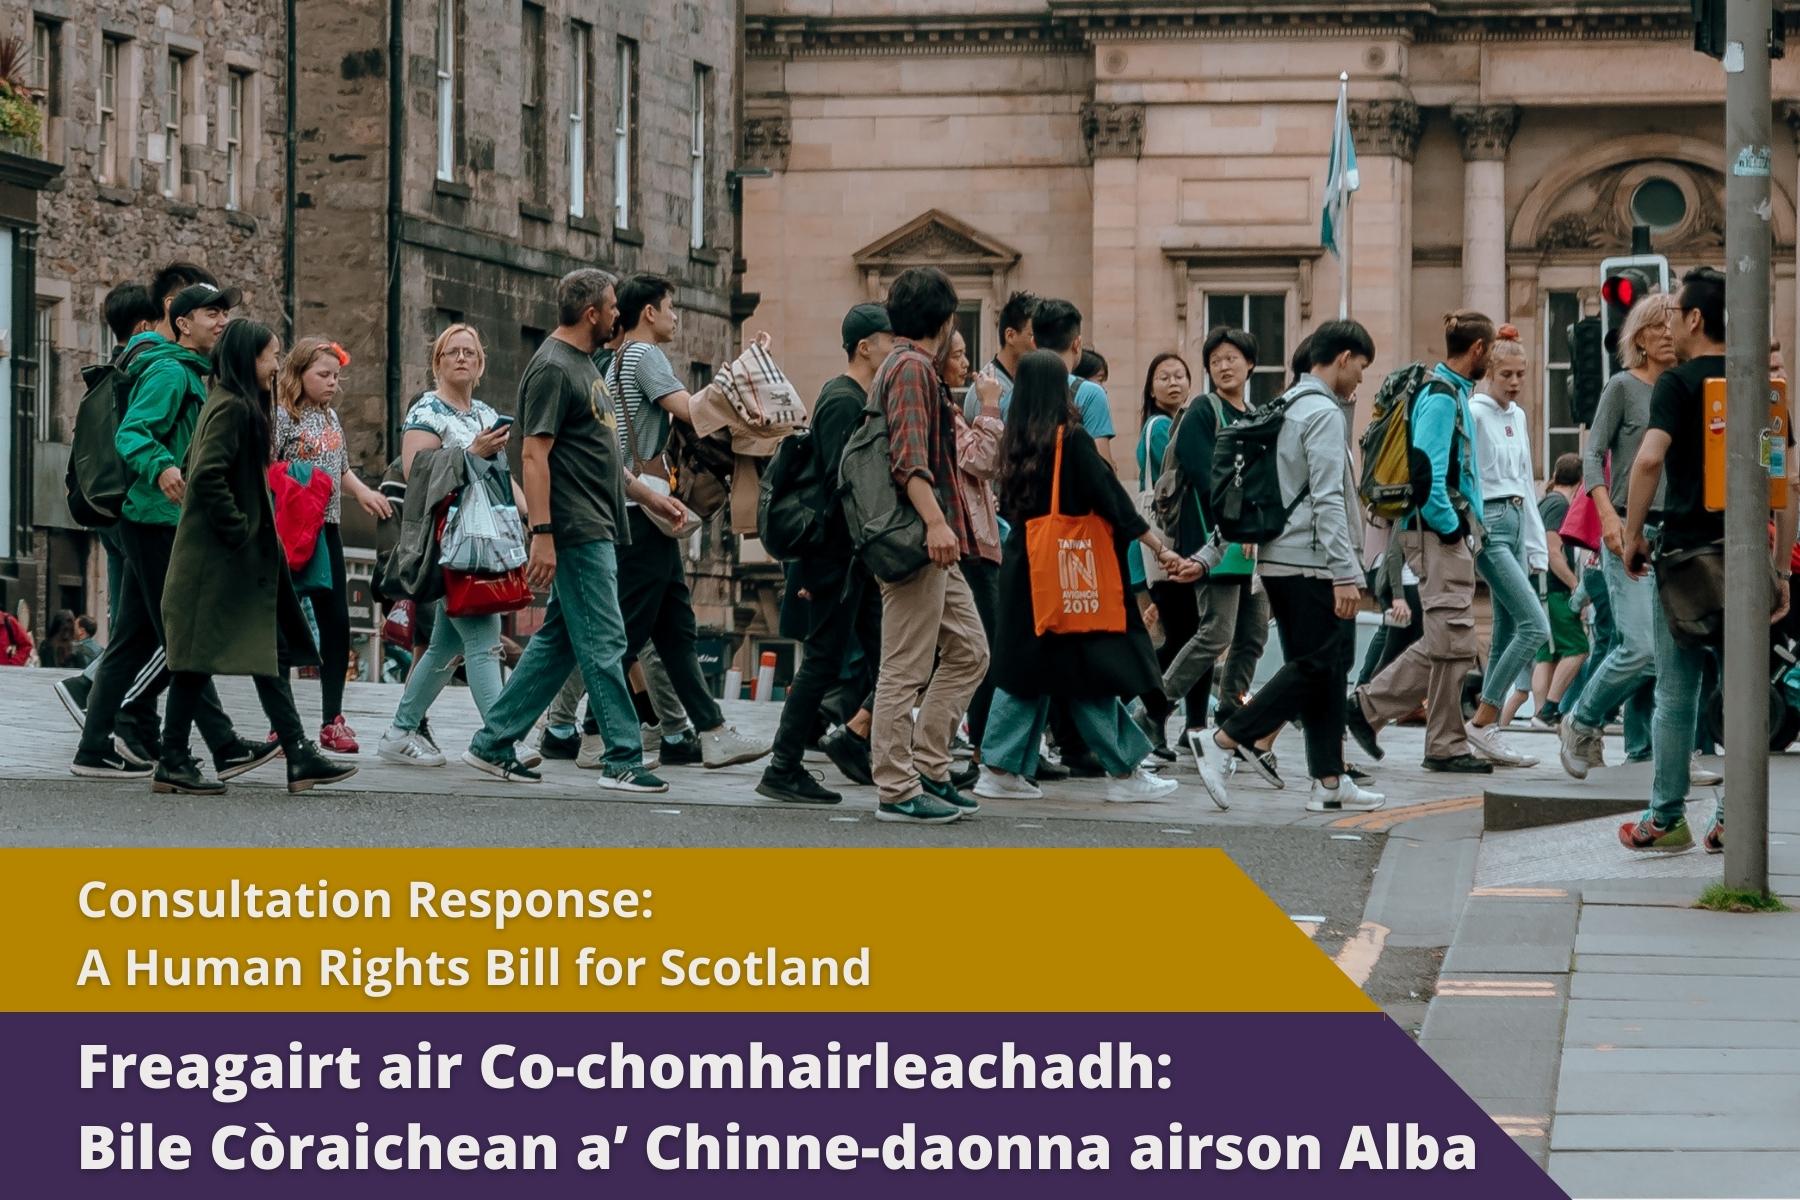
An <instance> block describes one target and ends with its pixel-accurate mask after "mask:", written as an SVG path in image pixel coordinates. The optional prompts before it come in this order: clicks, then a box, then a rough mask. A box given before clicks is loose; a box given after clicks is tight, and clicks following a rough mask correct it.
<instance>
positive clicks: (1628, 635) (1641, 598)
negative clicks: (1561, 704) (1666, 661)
mask: <svg viewBox="0 0 1800 1200" xmlns="http://www.w3.org/2000/svg"><path fill="white" fill-rule="evenodd" d="M1600 560H1601V568H1600V569H1601V571H1602V573H1603V574H1604V575H1605V576H1606V595H1607V599H1608V601H1609V603H1610V605H1611V610H1612V627H1613V631H1614V634H1615V636H1616V637H1617V638H1618V644H1617V645H1615V646H1614V647H1613V648H1612V649H1611V650H1610V651H1608V652H1607V655H1606V659H1605V661H1604V662H1602V663H1601V664H1600V665H1599V666H1598V667H1596V668H1595V669H1594V673H1593V674H1592V675H1591V676H1589V677H1588V681H1587V683H1586V684H1584V685H1583V686H1582V689H1581V701H1580V703H1578V704H1577V705H1576V706H1575V707H1574V708H1572V709H1568V710H1566V711H1567V712H1568V715H1569V716H1570V717H1571V718H1572V719H1573V720H1574V721H1575V724H1576V726H1577V727H1578V728H1580V729H1583V730H1589V731H1592V730H1597V729H1601V728H1603V727H1604V726H1605V725H1606V718H1607V714H1609V713H1611V712H1612V711H1613V710H1614V709H1616V708H1618V707H1619V706H1620V705H1621V704H1622V705H1624V707H1625V754H1626V757H1628V758H1636V759H1641V758H1643V757H1644V756H1645V755H1646V754H1647V753H1648V752H1649V750H1650V721H1651V713H1650V709H1651V708H1652V705H1653V703H1654V704H1655V706H1657V707H1660V704H1661V700H1660V696H1659V697H1658V698H1657V700H1656V701H1654V702H1652V701H1651V700H1650V698H1649V696H1648V695H1647V694H1646V690H1645V688H1644V683H1645V681H1646V680H1647V679H1649V678H1650V677H1651V676H1652V675H1653V674H1655V673H1656V671H1657V669H1658V655H1657V652H1656V639H1657V636H1658V631H1657V628H1656V627H1657V626H1660V625H1661V624H1662V623H1663V622H1662V615H1661V613H1662V610H1661V609H1660V608H1658V607H1657V604H1656V580H1655V579H1653V578H1652V577H1650V576H1648V575H1646V576H1644V578H1642V579H1633V578H1632V577H1631V576H1630V575H1628V574H1626V573H1625V562H1624V560H1623V559H1621V558H1620V557H1619V556H1618V555H1616V554H1614V553H1613V552H1612V551H1611V550H1602V551H1601V552H1600ZM1694 686H1695V687H1698V686H1699V684H1698V683H1696V684H1695V685H1694ZM1657 691H1658V692H1659V693H1660V691H1661V689H1660V688H1658V689H1657ZM1689 740H1690V741H1691V740H1692V739H1691V738H1690V739H1689Z"/></svg>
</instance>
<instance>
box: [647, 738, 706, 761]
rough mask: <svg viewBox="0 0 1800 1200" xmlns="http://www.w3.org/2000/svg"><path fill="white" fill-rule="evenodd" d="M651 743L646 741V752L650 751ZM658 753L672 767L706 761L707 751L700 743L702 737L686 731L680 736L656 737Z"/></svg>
mask: <svg viewBox="0 0 1800 1200" xmlns="http://www.w3.org/2000/svg"><path fill="white" fill-rule="evenodd" d="M650 748H651V747H650V743H649V742H645V743H644V753H646V754H648V753H649V752H650ZM656 749H657V755H658V757H659V758H661V759H662V761H663V762H665V763H668V764H669V765H670V766H671V767H695V766H699V765H700V764H701V763H703V762H705V761H706V751H705V750H704V749H703V748H702V747H701V745H700V738H699V736H698V735H697V734H694V733H685V734H683V735H682V736H680V737H673V738H666V737H663V736H662V735H661V734H658V735H657V737H656Z"/></svg>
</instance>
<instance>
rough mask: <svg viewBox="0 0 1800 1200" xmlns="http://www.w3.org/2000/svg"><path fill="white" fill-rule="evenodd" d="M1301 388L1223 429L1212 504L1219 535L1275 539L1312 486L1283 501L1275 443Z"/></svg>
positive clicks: (1249, 540)
mask: <svg viewBox="0 0 1800 1200" xmlns="http://www.w3.org/2000/svg"><path fill="white" fill-rule="evenodd" d="M1299 395H1300V391H1299V389H1298V388H1295V389H1292V390H1290V391H1288V392H1287V394H1285V395H1284V396H1282V397H1281V399H1279V400H1277V401H1276V402H1275V403H1273V404H1269V405H1265V406H1263V407H1261V408H1255V409H1252V410H1250V411H1249V412H1247V413H1245V414H1244V415H1243V416H1241V417H1239V418H1238V419H1237V420H1236V421H1235V422H1234V423H1232V424H1230V425H1227V426H1225V427H1224V428H1222V429H1220V430H1219V434H1218V437H1217V439H1216V440H1215V441H1214V442H1213V459H1212V479H1211V481H1210V487H1209V489H1208V492H1207V495H1208V497H1209V499H1210V500H1211V502H1212V504H1211V506H1212V511H1213V518H1214V521H1215V523H1216V526H1217V530H1218V534H1219V536H1220V537H1221V538H1223V539H1224V540H1225V541H1227V542H1239V543H1242V544H1245V545H1252V546H1254V545H1260V544H1261V543H1263V542H1270V541H1274V540H1275V539H1276V538H1278V537H1280V536H1281V531H1282V530H1284V529H1286V528H1287V521H1288V517H1289V516H1290V515H1292V513H1293V511H1294V509H1295V508H1296V507H1297V506H1298V505H1299V503H1300V501H1301V500H1303V499H1305V498H1306V494H1307V493H1308V492H1309V491H1311V490H1312V485H1311V484H1310V483H1309V484H1308V485H1307V486H1305V487H1303V488H1301V489H1300V494H1299V495H1298V496H1295V497H1294V502H1293V503H1292V504H1283V503H1282V502H1281V471H1280V459H1279V456H1278V455H1277V453H1276V443H1277V441H1279V439H1280V437H1281V427H1282V425H1283V424H1285V423H1286V421H1287V411H1288V409H1289V407H1291V406H1292V405H1293V403H1294V401H1295V400H1296V399H1298V398H1299Z"/></svg>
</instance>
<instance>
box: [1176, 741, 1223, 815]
mask: <svg viewBox="0 0 1800 1200" xmlns="http://www.w3.org/2000/svg"><path fill="white" fill-rule="evenodd" d="M1187 736H1188V749H1190V750H1192V751H1193V752H1194V766H1195V767H1197V768H1198V769H1199V771H1200V782H1201V783H1203V784H1205V785H1206V794H1207V795H1208V796H1211V797H1212V802H1213V803H1214V804H1216V805H1218V807H1219V811H1220V812H1225V811H1227V810H1228V809H1230V807H1231V795H1230V793H1228V792H1227V791H1226V790H1225V763H1226V760H1228V759H1230V758H1232V757H1234V755H1232V754H1231V753H1230V752H1229V751H1227V750H1225V749H1223V748H1222V747H1221V746H1220V745H1219V743H1218V742H1216V741H1214V740H1213V735H1212V734H1211V733H1209V732H1207V731H1206V730H1204V729H1190V730H1188V735H1187Z"/></svg>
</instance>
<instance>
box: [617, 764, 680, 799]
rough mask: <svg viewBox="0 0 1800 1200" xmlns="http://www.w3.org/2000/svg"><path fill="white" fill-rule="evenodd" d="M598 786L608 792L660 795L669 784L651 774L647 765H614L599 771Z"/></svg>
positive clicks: (666, 789) (667, 788)
mask: <svg viewBox="0 0 1800 1200" xmlns="http://www.w3.org/2000/svg"><path fill="white" fill-rule="evenodd" d="M600 786H601V787H602V788H605V789H606V790H607V791H609V792H645V793H649V794H652V795H660V794H661V793H663V792H666V791H668V790H669V785H668V784H667V783H665V782H663V780H662V779H661V778H659V777H658V776H656V775H655V774H653V773H652V772H651V770H650V768H649V767H642V766H639V767H614V766H604V765H603V767H602V769H601V771H600Z"/></svg>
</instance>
